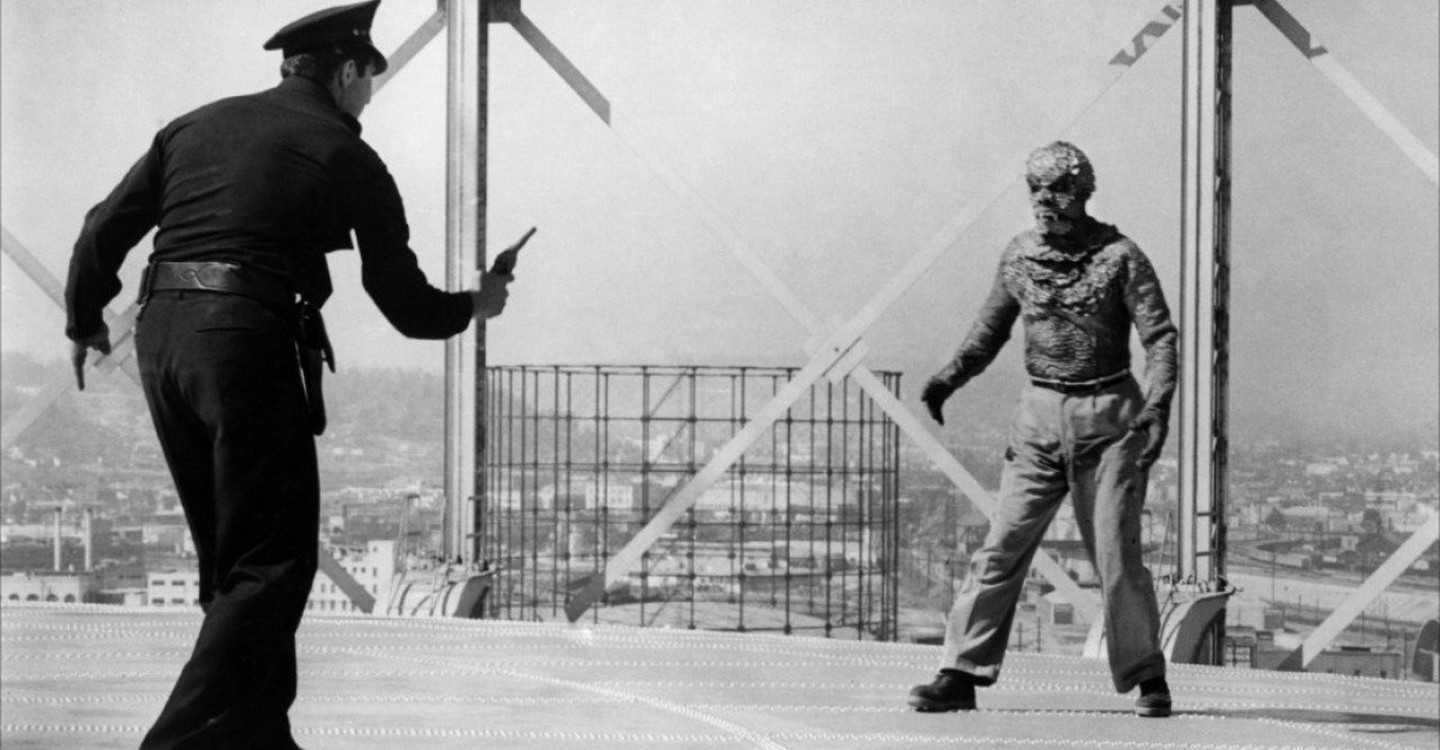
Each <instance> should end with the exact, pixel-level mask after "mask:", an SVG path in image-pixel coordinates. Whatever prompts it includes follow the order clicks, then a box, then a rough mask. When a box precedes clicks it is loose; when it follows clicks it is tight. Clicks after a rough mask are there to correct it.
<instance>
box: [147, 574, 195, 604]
mask: <svg viewBox="0 0 1440 750" xmlns="http://www.w3.org/2000/svg"><path fill="white" fill-rule="evenodd" d="M145 599H146V601H145V604H146V606H149V607H154V608H161V609H190V608H193V607H198V606H200V571H198V570H185V569H181V568H170V569H167V570H152V571H150V572H149V573H147V574H146V575H145Z"/></svg>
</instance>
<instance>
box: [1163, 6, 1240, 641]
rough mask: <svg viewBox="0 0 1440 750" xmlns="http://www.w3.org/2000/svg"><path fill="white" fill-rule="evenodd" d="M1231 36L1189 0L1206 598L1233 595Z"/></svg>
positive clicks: (1201, 572)
mask: <svg viewBox="0 0 1440 750" xmlns="http://www.w3.org/2000/svg"><path fill="white" fill-rule="evenodd" d="M1230 32H1231V3H1230V2H1228V1H1227V0H1190V2H1189V4H1188V5H1187V6H1186V12H1185V20H1184V53H1183V60H1184V62H1183V73H1182V77H1183V79H1184V85H1183V87H1182V91H1183V100H1182V105H1183V106H1182V115H1181V117H1182V119H1183V125H1182V137H1181V141H1182V146H1181V148H1182V153H1181V159H1180V162H1181V165H1182V167H1181V180H1180V203H1181V214H1180V331H1181V335H1180V344H1181V346H1180V381H1179V394H1178V396H1179V398H1178V401H1179V407H1180V434H1179V435H1178V437H1177V439H1178V442H1179V454H1180V456H1181V460H1180V482H1179V490H1180V497H1179V501H1180V508H1179V521H1180V523H1179V526H1180V529H1179V535H1178V539H1177V541H1178V545H1177V546H1178V549H1177V556H1176V559H1177V562H1178V563H1179V565H1178V577H1179V579H1180V584H1181V585H1185V586H1188V587H1193V588H1198V589H1200V591H1201V592H1205V591H1209V590H1214V589H1219V590H1221V591H1223V590H1225V589H1226V583H1225V579H1224V576H1225V495H1226V490H1227V483H1226V458H1227V455H1228V446H1227V441H1226V435H1227V429H1226V428H1227V425H1226V408H1225V397H1226V386H1227V381H1228V376H1229V303H1230V299H1229V296H1230V291H1229V290H1230V267H1229V255H1230V248H1229V245H1230V236H1229V235H1230V232H1229V219H1230V215H1229V214H1230V147H1229V144H1230ZM1214 614H1215V613H1212V616H1213V615H1214ZM1224 622H1225V620H1224V610H1223V609H1221V610H1220V611H1219V613H1218V616H1215V623H1214V626H1213V627H1209V628H1206V630H1208V633H1207V635H1206V636H1205V637H1207V638H1209V639H1211V640H1212V642H1211V643H1210V644H1209V646H1210V649H1209V653H1211V654H1219V653H1220V643H1221V642H1222V639H1223V634H1224ZM1185 647H1186V648H1189V645H1188V644H1187V645H1186V646H1185Z"/></svg>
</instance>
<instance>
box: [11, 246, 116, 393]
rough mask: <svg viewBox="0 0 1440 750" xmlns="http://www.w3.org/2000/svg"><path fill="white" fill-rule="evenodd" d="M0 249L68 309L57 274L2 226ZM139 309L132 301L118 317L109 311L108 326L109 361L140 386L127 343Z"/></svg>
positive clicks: (47, 294) (53, 298)
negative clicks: (109, 340)
mask: <svg viewBox="0 0 1440 750" xmlns="http://www.w3.org/2000/svg"><path fill="white" fill-rule="evenodd" d="M0 249H3V250H4V252H5V254H6V255H9V256H10V259H11V260H13V261H15V264H16V265H18V266H20V270H22V271H24V272H25V275H27V276H29V277H30V279H31V280H32V281H34V282H35V283H36V284H38V285H39V286H40V289H41V290H42V291H44V292H45V296H47V297H49V298H50V300H51V301H52V302H54V303H55V305H56V306H57V307H59V308H60V309H61V310H64V309H65V287H64V285H62V284H61V283H60V280H59V279H58V278H57V277H56V276H55V275H54V274H52V273H50V269H48V268H46V267H45V264H44V263H42V262H41V261H40V259H39V258H37V257H35V254H34V253H32V252H30V249H29V248H27V247H25V245H24V243H22V242H20V240H18V239H16V238H15V235H13V234H11V233H10V230H8V229H5V228H4V227H0ZM136 307H137V306H136V304H135V303H133V302H132V303H131V304H130V306H129V307H127V308H125V310H124V311H123V312H121V313H120V314H119V315H116V314H114V313H112V312H110V311H109V310H106V311H105V325H107V326H109V327H110V330H111V339H112V341H111V343H112V345H113V346H112V347H111V353H110V355H109V357H108V359H110V360H114V361H118V362H120V366H121V367H122V368H123V369H124V371H125V374H126V375H129V376H130V379H131V380H133V381H135V383H136V384H137V385H138V384H139V383H140V371H139V370H138V369H136V367H135V363H134V361H132V360H131V359H129V351H128V347H129V346H130V342H129V341H128V339H129V334H130V327H131V325H132V324H133V321H134V315H133V313H134V311H135V309H136ZM106 359H107V358H106V357H101V358H99V359H96V360H92V363H93V364H94V365H95V366H96V367H97V368H98V367H100V366H101V364H102V363H103V362H105V361H106ZM113 368H114V363H113V362H111V364H110V365H109V368H108V369H105V370H104V371H105V372H109V370H110V369H113ZM67 378H68V376H67Z"/></svg>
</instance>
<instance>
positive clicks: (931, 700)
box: [909, 669, 975, 711]
mask: <svg viewBox="0 0 1440 750" xmlns="http://www.w3.org/2000/svg"><path fill="white" fill-rule="evenodd" d="M909 703H910V705H911V706H913V707H914V708H915V710H916V711H973V710H975V682H974V679H973V678H971V677H970V675H967V674H965V673H964V672H960V671H958V670H954V669H942V670H940V674H938V675H936V677H935V681H934V682H932V683H930V684H929V685H916V686H915V687H913V688H911V689H910V701H909Z"/></svg>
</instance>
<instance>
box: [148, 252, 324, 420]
mask: <svg viewBox="0 0 1440 750" xmlns="http://www.w3.org/2000/svg"><path fill="white" fill-rule="evenodd" d="M172 290H173V291H185V290H193V291H208V292H218V293H220V294H238V295H240V296H242V297H249V298H251V299H254V300H257V301H259V302H260V303H262V304H264V305H265V306H267V307H269V308H271V309H273V310H275V311H277V312H279V313H281V314H282V315H285V316H286V317H287V319H289V320H291V321H293V323H294V331H295V346H296V354H297V355H298V357H299V363H300V375H301V379H302V380H303V382H304V385H305V402H306V404H307V406H308V409H309V415H310V430H311V431H312V432H314V433H315V434H316V435H319V434H321V433H323V432H325V421H326V420H325V396H324V394H323V393H322V391H321V376H322V373H323V370H322V369H321V364H322V363H324V365H326V366H328V367H329V368H330V371H331V372H334V371H335V350H334V349H333V348H332V347H331V346H330V337H329V336H328V335H327V334H326V332H325V320H324V319H323V318H321V317H320V307H319V306H318V305H315V304H312V303H310V302H308V301H306V300H304V299H298V301H297V296H296V294H295V291H294V289H293V288H292V287H291V285H290V283H289V282H288V280H286V279H285V278H284V277H282V276H280V275H277V274H270V273H266V272H263V271H254V270H251V269H247V268H245V267H244V266H241V265H239V264H238V263H224V262H218V261H207V262H173V261H162V262H157V263H151V264H150V265H149V266H148V267H147V268H146V269H145V274H144V275H143V276H141V278H140V301H141V302H142V303H143V302H145V301H146V300H148V299H149V297H150V294H151V293H152V292H160V291H172ZM292 315H293V317H291V316H292Z"/></svg>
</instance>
